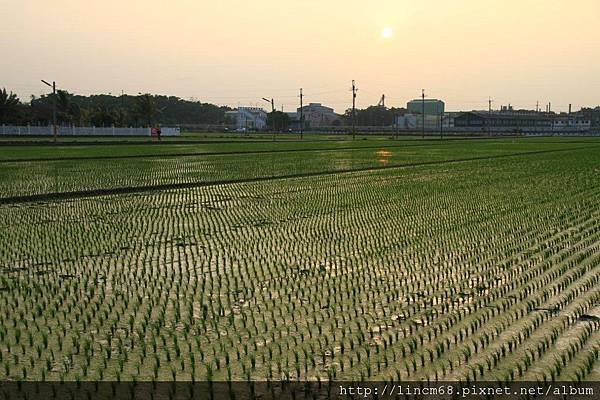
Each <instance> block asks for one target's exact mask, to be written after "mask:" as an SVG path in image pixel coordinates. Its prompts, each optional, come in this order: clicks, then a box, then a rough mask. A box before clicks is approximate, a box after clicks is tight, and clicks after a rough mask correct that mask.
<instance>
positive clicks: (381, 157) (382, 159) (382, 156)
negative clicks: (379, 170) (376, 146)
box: [375, 150, 392, 165]
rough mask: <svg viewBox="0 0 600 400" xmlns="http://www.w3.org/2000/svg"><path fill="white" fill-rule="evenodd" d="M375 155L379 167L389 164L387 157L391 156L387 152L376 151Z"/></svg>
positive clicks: (390, 153) (389, 152)
mask: <svg viewBox="0 0 600 400" xmlns="http://www.w3.org/2000/svg"><path fill="white" fill-rule="evenodd" d="M375 155H377V162H378V163H379V165H387V164H389V162H390V160H389V157H391V156H392V152H391V151H388V150H378V151H376V152H375Z"/></svg>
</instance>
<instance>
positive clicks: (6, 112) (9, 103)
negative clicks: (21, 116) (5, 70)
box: [0, 88, 20, 123]
mask: <svg viewBox="0 0 600 400" xmlns="http://www.w3.org/2000/svg"><path fill="white" fill-rule="evenodd" d="M19 103H20V102H19V98H18V97H17V95H16V94H14V93H13V92H10V93H8V92H7V91H6V88H3V89H2V90H0V123H4V122H7V121H8V119H9V117H10V116H11V114H13V113H15V112H16V110H17V107H18V106H19Z"/></svg>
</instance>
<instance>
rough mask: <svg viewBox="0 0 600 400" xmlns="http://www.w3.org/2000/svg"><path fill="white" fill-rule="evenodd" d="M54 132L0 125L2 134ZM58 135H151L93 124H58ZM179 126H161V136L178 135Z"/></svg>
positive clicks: (47, 128) (148, 131)
mask: <svg viewBox="0 0 600 400" xmlns="http://www.w3.org/2000/svg"><path fill="white" fill-rule="evenodd" d="M53 134H54V131H53V128H52V125H50V126H15V125H2V126H0V135H2V136H52V135H53ZM57 134H58V136H151V128H117V127H114V126H111V127H108V128H98V127H94V126H90V127H85V126H58V127H57ZM179 135H181V131H180V130H179V128H168V127H167V128H161V136H179Z"/></svg>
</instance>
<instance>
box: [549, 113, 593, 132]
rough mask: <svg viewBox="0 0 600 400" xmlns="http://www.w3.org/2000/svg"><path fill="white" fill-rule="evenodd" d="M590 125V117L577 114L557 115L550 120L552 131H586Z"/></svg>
mask: <svg viewBox="0 0 600 400" xmlns="http://www.w3.org/2000/svg"><path fill="white" fill-rule="evenodd" d="M591 127H592V121H591V120H590V119H586V118H581V117H578V116H571V115H569V116H562V115H561V116H558V117H556V118H555V119H554V120H553V121H552V130H553V131H558V132H560V131H565V132H578V131H588V130H590V128H591Z"/></svg>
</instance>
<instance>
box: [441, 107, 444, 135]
mask: <svg viewBox="0 0 600 400" xmlns="http://www.w3.org/2000/svg"><path fill="white" fill-rule="evenodd" d="M443 138H444V112H443V111H442V112H440V140H442V139H443Z"/></svg>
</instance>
